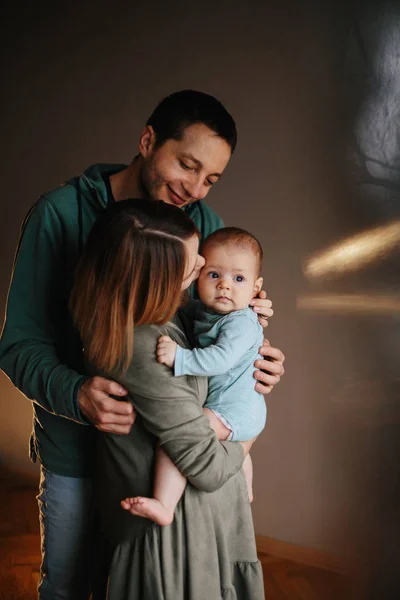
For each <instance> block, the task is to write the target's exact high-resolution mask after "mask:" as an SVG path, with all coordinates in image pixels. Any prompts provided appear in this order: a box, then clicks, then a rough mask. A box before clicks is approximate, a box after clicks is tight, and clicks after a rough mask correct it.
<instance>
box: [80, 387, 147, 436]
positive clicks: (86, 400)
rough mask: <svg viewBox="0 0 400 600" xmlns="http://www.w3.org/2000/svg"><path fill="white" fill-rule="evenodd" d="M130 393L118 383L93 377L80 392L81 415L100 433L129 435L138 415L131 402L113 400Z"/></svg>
mask: <svg viewBox="0 0 400 600" xmlns="http://www.w3.org/2000/svg"><path fill="white" fill-rule="evenodd" d="M127 393H128V392H127V391H126V389H125V388H123V387H122V385H120V384H119V383H117V382H116V381H110V380H109V379H104V378H103V377H91V378H90V379H86V381H84V382H83V384H82V386H81V388H80V390H79V392H78V404H79V410H80V411H81V413H82V414H83V415H84V416H85V417H86V419H88V420H89V421H90V422H91V423H92V424H93V425H94V426H95V427H97V429H99V430H100V431H106V432H109V433H120V434H126V433H129V432H130V430H131V427H132V425H133V423H134V422H135V418H136V413H135V409H134V408H133V406H132V404H131V403H130V402H121V400H115V399H114V398H111V394H112V395H113V396H126V394H127Z"/></svg>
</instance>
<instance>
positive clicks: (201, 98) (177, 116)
mask: <svg viewBox="0 0 400 600" xmlns="http://www.w3.org/2000/svg"><path fill="white" fill-rule="evenodd" d="M196 123H204V125H207V127H209V128H210V129H211V130H212V131H214V132H215V133H216V134H217V135H218V136H219V137H220V138H222V139H223V140H225V141H226V142H227V143H228V144H229V146H230V147H231V151H232V152H233V151H234V149H235V146H236V141H237V132H236V125H235V121H234V120H233V118H232V117H231V115H230V114H229V113H228V111H227V110H226V108H225V107H224V106H223V105H222V104H221V102H220V101H219V100H217V99H216V98H214V96H210V95H209V94H205V93H204V92H197V91H195V90H182V91H180V92H175V93H174V94H171V95H170V96H167V97H166V98H164V100H161V102H160V103H159V104H158V106H156V108H155V109H154V111H153V113H152V114H151V116H150V118H149V119H148V121H147V123H146V125H151V127H153V129H154V132H155V134H156V147H157V148H159V147H160V146H162V145H163V144H164V142H166V141H167V140H168V139H174V140H180V139H182V135H183V132H184V130H185V129H186V127H189V126H190V125H195V124H196Z"/></svg>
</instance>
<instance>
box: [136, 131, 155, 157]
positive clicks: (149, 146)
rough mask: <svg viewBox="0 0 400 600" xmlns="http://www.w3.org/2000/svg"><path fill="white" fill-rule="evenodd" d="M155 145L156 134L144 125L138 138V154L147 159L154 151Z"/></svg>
mask: <svg viewBox="0 0 400 600" xmlns="http://www.w3.org/2000/svg"><path fill="white" fill-rule="evenodd" d="M155 143H156V134H155V132H154V129H153V128H152V126H151V125H146V127H145V128H144V129H143V131H142V135H141V136H140V141H139V152H140V154H141V155H142V156H143V157H144V158H147V157H148V156H150V154H151V153H152V152H153V150H154V146H155Z"/></svg>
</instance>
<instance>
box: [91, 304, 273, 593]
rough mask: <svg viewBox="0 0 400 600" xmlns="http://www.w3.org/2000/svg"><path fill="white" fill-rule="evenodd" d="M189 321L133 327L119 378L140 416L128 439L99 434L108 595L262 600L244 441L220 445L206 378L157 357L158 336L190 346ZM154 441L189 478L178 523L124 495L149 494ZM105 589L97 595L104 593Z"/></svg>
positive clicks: (98, 483) (98, 486)
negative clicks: (134, 505)
mask: <svg viewBox="0 0 400 600" xmlns="http://www.w3.org/2000/svg"><path fill="white" fill-rule="evenodd" d="M181 319H184V317H183V316H182V315H181V317H180V318H178V317H177V318H176V319H175V321H174V323H173V324H168V325H166V326H163V327H156V326H146V327H144V326H143V327H138V328H136V329H135V341H134V353H133V359H132V363H131V365H130V367H129V369H128V371H127V373H126V374H125V375H124V376H123V377H119V378H118V379H119V381H120V382H121V383H122V384H123V385H124V386H125V387H126V388H127V389H128V391H129V396H130V399H131V401H132V403H133V405H134V406H135V408H136V410H137V414H138V417H137V419H136V422H135V424H134V426H133V427H132V430H131V433H130V434H129V435H126V436H123V435H115V434H101V435H100V439H99V447H98V452H97V467H96V471H97V477H96V498H97V500H98V511H99V515H100V538H99V546H101V547H102V548H103V549H104V548H105V549H106V551H105V554H106V556H107V557H108V563H107V566H106V567H104V568H103V570H104V572H108V582H107V591H106V592H104V594H105V597H106V598H107V600H219V599H223V600H263V599H264V590H263V576H262V570H261V565H260V563H259V562H258V559H257V553H256V546H255V539H254V528H253V521H252V514H251V510H250V504H249V500H248V495H247V487H246V482H245V478H244V475H243V470H242V468H241V467H242V464H243V449H242V446H241V445H240V444H239V443H238V442H218V440H217V438H216V436H215V433H214V432H213V431H212V430H211V429H210V426H209V421H208V419H207V418H206V417H205V416H203V412H202V405H203V404H204V402H205V400H206V396H207V379H206V378H205V377H190V376H182V377H174V376H173V373H172V369H170V368H168V367H166V366H165V365H161V364H159V363H158V362H157V360H156V358H155V349H156V343H157V339H158V337H159V335H161V334H168V335H170V336H171V337H172V338H173V339H174V340H175V341H177V342H178V343H179V344H181V345H182V346H184V347H186V348H188V347H190V345H189V342H188V339H187V337H186V335H185V333H184V332H183V331H184V330H183V321H182V320H181ZM157 439H158V440H159V441H160V444H161V446H162V447H163V448H164V450H165V451H166V452H167V454H168V455H169V456H170V457H171V459H172V460H173V461H174V463H175V464H176V465H177V467H178V468H179V470H180V471H181V472H182V473H183V474H184V475H185V476H186V477H187V479H188V484H187V486H186V490H185V492H184V495H183V497H182V499H181V501H180V502H179V504H178V506H177V508H176V511H175V517H174V520H173V522H172V524H171V525H169V526H166V527H160V526H159V525H156V524H154V523H152V522H151V521H149V520H147V519H144V518H141V517H136V516H132V515H131V514H130V513H129V512H127V511H125V510H123V509H122V508H121V506H120V501H121V500H122V499H123V498H126V497H128V496H137V495H140V496H151V495H152V489H153V478H154V451H155V446H156V442H157ZM100 595H101V594H98V595H97V596H95V597H96V598H97V597H100Z"/></svg>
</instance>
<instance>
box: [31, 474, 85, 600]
mask: <svg viewBox="0 0 400 600" xmlns="http://www.w3.org/2000/svg"><path fill="white" fill-rule="evenodd" d="M37 500H38V505H39V522H40V536H41V551H42V566H41V575H40V581H39V587H38V592H39V600H88V598H89V595H90V592H91V575H92V572H91V571H92V554H93V549H94V548H93V545H94V544H93V507H92V480H91V479H84V478H75V477H63V476H61V475H56V474H55V473H51V472H50V471H47V470H46V469H44V468H43V467H42V468H41V474H40V485H39V495H38V496H37Z"/></svg>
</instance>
